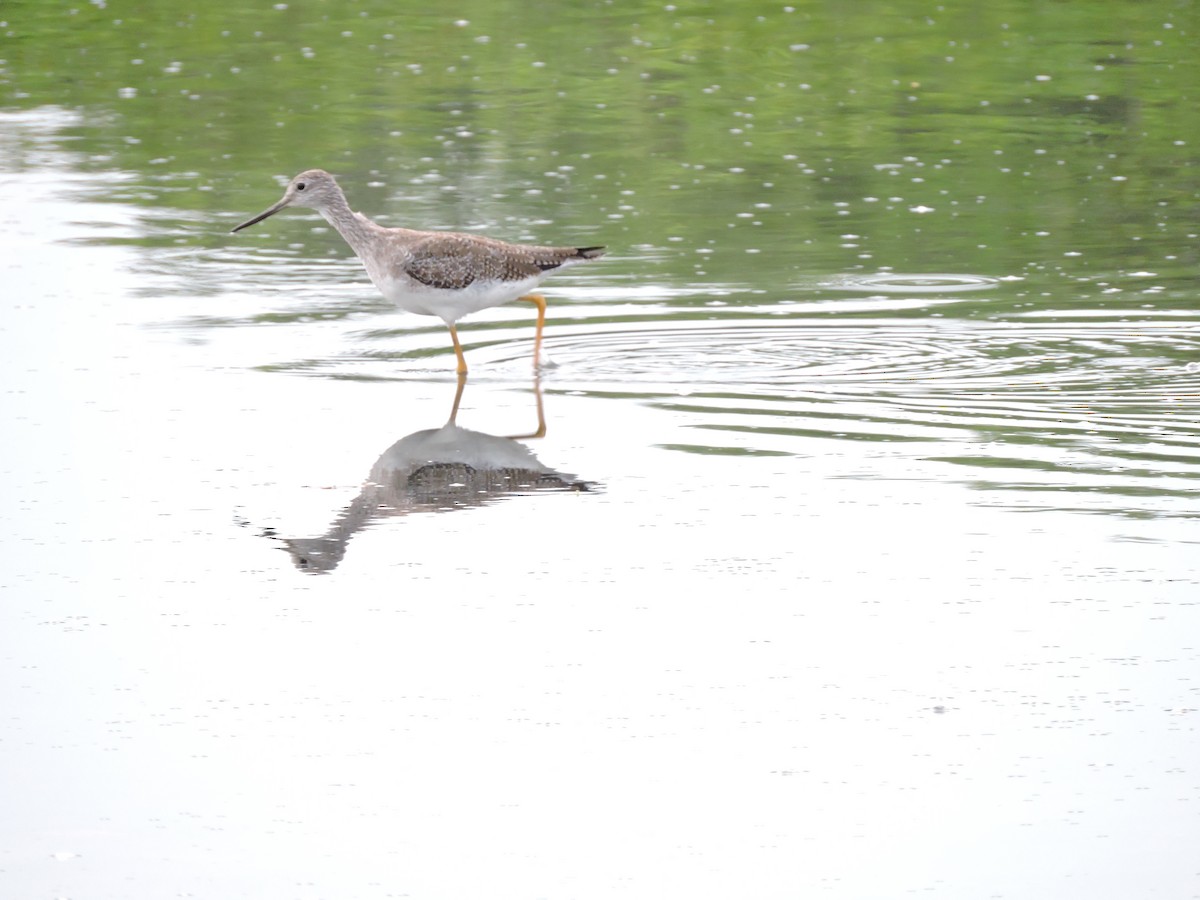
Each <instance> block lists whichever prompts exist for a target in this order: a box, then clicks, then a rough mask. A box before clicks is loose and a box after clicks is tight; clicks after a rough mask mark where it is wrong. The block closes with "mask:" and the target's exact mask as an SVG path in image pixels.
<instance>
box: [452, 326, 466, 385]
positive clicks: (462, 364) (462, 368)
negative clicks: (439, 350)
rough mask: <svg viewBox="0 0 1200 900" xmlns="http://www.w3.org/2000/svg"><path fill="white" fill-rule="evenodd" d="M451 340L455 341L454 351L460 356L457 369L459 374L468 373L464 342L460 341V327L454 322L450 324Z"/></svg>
mask: <svg viewBox="0 0 1200 900" xmlns="http://www.w3.org/2000/svg"><path fill="white" fill-rule="evenodd" d="M450 340H452V341H454V353H455V354H456V355H457V356H458V368H457V369H456V370H455V371H457V372H458V374H459V375H466V374H467V358H466V357H465V356H463V352H462V344H460V343H459V342H458V329H456V328H455V327H454V325H453V324H451V325H450Z"/></svg>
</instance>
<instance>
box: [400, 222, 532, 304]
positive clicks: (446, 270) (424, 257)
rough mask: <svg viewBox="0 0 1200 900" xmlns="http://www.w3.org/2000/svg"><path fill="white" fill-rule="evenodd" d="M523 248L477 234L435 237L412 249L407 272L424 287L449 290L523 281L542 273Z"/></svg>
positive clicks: (415, 245)
mask: <svg viewBox="0 0 1200 900" xmlns="http://www.w3.org/2000/svg"><path fill="white" fill-rule="evenodd" d="M521 249H522V248H520V247H515V246H512V245H507V244H503V243H501V242H499V241H491V240H488V239H486V238H480V237H476V236H474V235H465V234H463V235H460V234H453V233H447V234H434V235H430V236H429V237H427V238H423V239H422V240H420V241H417V242H416V243H414V244H413V245H412V246H411V247H410V248H409V251H410V253H411V257H410V258H409V259H408V261H407V262H406V263H405V266H404V270H405V273H406V274H407V275H408V276H409V277H410V278H413V279H415V280H417V281H419V282H421V283H422V284H427V285H429V286H430V287H433V288H441V289H442V290H447V291H456V290H462V289H463V288H466V287H468V286H469V285H471V284H472V283H474V282H476V281H493V282H494V281H520V280H522V279H525V278H530V277H532V276H535V275H538V274H540V273H541V271H542V270H541V269H539V268H538V267H537V266H536V265H535V264H534V263H533V261H532V260H531V259H528V258H523V256H524V254H522V253H520V250H521Z"/></svg>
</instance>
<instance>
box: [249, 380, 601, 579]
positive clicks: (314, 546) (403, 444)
mask: <svg viewBox="0 0 1200 900" xmlns="http://www.w3.org/2000/svg"><path fill="white" fill-rule="evenodd" d="M465 386H466V377H465V376H462V377H460V378H459V379H458V389H457V391H456V392H455V394H454V404H453V406H452V407H451V410H450V418H449V420H448V421H447V422H446V424H445V425H443V426H442V427H441V428H430V429H426V430H424V431H414V432H413V433H412V434H410V435H408V436H407V437H403V438H401V439H400V440H398V441H396V443H394V444H392V446H391V447H389V448H388V449H387V450H385V451H384V452H383V455H382V456H380V457H379V459H378V460H377V461H376V462H375V465H374V466H373V467H372V468H371V474H370V475H368V476H367V481H366V483H365V484H364V485H363V489H362V491H361V492H360V493H359V495H358V496H357V497H355V498H354V500H353V502H351V503H350V505H349V506H347V507H346V508H345V509H344V510H343V511H342V513H341V515H339V516H338V517H337V519H336V520H335V521H334V523H333V525H331V526H330V528H329V530H328V531H327V532H325V534H323V535H322V536H320V537H315V538H282V537H279V536H278V535H277V534H275V533H274V532H273V531H267V532H265V534H266V536H268V537H272V538H278V539H279V540H281V541H282V542H283V545H284V549H286V550H287V551H288V552H289V553H290V554H291V556H292V561H293V562H294V563H295V564H296V567H297V568H298V569H301V570H302V571H305V572H329V571H332V570H333V569H335V568H337V566H338V564H339V563H340V562H341V561H342V557H344V556H345V555H346V547H347V545H348V544H349V543H350V539H351V538H352V537H354V535H355V533H357V532H358V531H359V530H360V529H362V528H365V527H366V526H367V525H369V524H371V523H372V522H373V521H375V520H377V519H382V518H385V517H390V516H407V515H411V514H413V513H431V512H451V511H453V510H457V509H467V508H470V507H475V506H484V505H486V504H488V503H491V502H493V501H495V500H499V499H502V498H504V497H509V496H519V495H522V494H530V493H535V492H542V491H588V490H592V489H594V488H595V485H594V484H590V483H588V482H586V481H581V480H579V479H577V478H576V477H575V476H573V475H566V474H563V473H561V472H556V471H554V470H553V469H551V468H549V467H547V466H545V465H543V464H542V463H541V462H539V461H538V459H537V457H536V456H534V454H533V452H532V451H531V450H530V449H529V448H528V447H526V446H525V445H524V444H522V443H520V441H521V440H528V439H530V438H540V437H543V436H544V435H545V433H546V419H545V413H544V410H543V407H542V391H541V385H540V384H539V383H538V382H537V381H535V382H534V395H535V397H536V398H537V419H538V427H537V430H536V431H534V432H532V433H530V434H524V435H515V436H513V437H500V436H497V435H491V434H484V433H482V432H479V431H470V430H468V429H466V428H462V427H461V426H459V425H458V424H456V422H455V420H456V418H457V417H458V407H459V404H460V403H461V402H462V395H463V388H464V387H465Z"/></svg>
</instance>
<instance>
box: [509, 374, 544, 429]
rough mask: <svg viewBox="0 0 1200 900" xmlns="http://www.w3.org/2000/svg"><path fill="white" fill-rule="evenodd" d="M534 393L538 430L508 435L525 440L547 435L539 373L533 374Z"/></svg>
mask: <svg viewBox="0 0 1200 900" xmlns="http://www.w3.org/2000/svg"><path fill="white" fill-rule="evenodd" d="M533 395H534V397H535V398H537V420H538V427H537V431H535V432H533V433H532V434H510V435H508V437H510V438H512V439H513V440H516V441H523V440H527V439H529V438H543V437H545V436H546V410H545V407H543V406H542V381H541V379H540V378H538V376H537V375H534V376H533Z"/></svg>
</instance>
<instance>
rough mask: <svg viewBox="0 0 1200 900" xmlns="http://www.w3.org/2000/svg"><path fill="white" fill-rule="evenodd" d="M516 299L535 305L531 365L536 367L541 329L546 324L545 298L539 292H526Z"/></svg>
mask: <svg viewBox="0 0 1200 900" xmlns="http://www.w3.org/2000/svg"><path fill="white" fill-rule="evenodd" d="M517 299H518V300H523V301H525V302H526V303H532V304H533V305H534V306H536V307H537V331H536V332H535V334H534V337H533V367H534V368H535V369H536V368H537V367H538V363H539V362H540V361H541V359H542V329H543V328H544V327H545V325H546V298H545V297H543V296H542V295H541V294H526V295H525V296H524V297H518V298H517Z"/></svg>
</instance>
